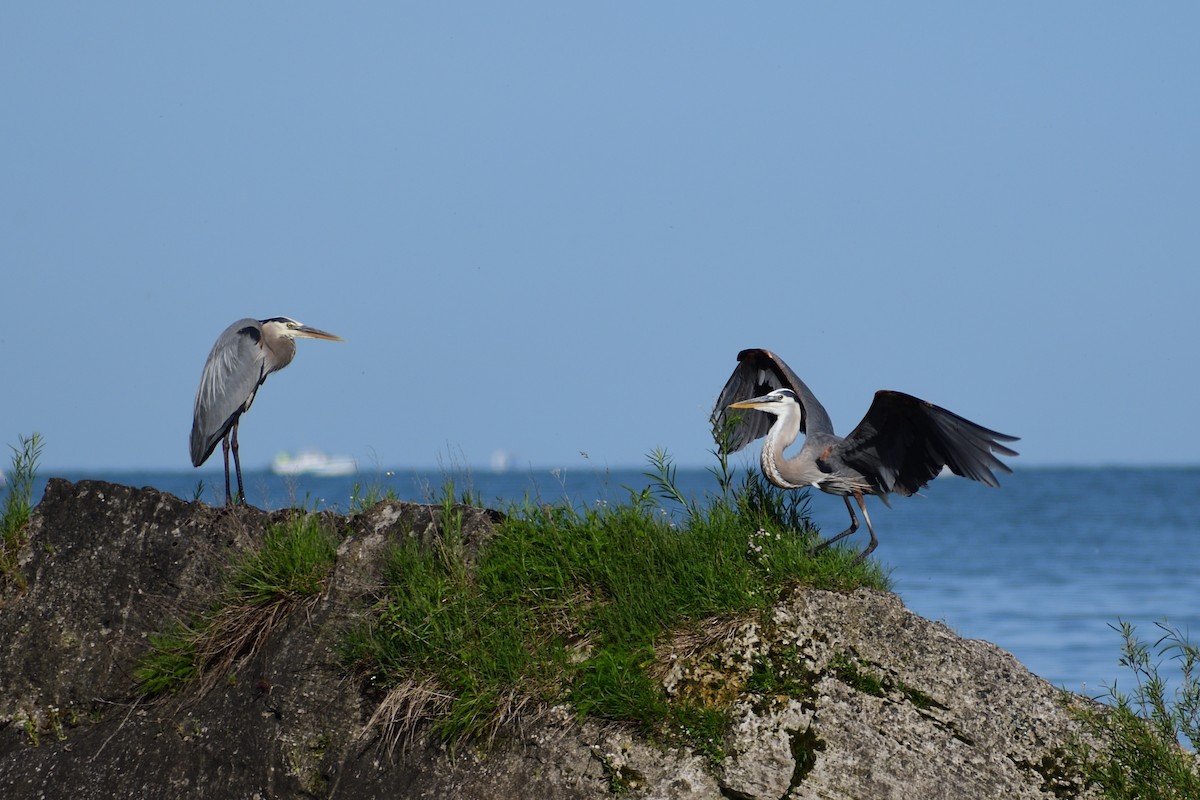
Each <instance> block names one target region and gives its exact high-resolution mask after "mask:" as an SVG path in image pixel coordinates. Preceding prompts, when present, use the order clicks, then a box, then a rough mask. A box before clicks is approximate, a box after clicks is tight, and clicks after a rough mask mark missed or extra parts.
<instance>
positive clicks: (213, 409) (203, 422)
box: [192, 317, 342, 505]
mask: <svg viewBox="0 0 1200 800" xmlns="http://www.w3.org/2000/svg"><path fill="white" fill-rule="evenodd" d="M298 337H302V338H306V339H328V340H330V341H334V342H340V341H342V339H341V337H340V336H334V335H333V334H332V333H326V332H325V331H322V330H318V329H316V328H310V327H308V326H307V325H301V324H300V323H299V322H297V321H296V320H294V319H289V318H288V317H272V318H271V319H264V320H257V319H240V320H238V321H237V322H235V323H233V324H232V325H230V326H229V327H228V328H226V329H225V332H224V333H222V334H221V335H220V337H218V338H217V343H216V344H214V345H213V349H212V352H211V353H209V354H208V360H207V361H205V362H204V372H203V373H202V374H201V375H200V388H198V389H197V390H196V410H195V414H194V416H193V417H192V466H194V467H198V466H200V465H201V464H203V463H204V462H205V461H207V460H208V457H209V456H210V455H212V451H213V450H214V449H215V448H216V446H217V442H221V450H222V452H223V454H224V455H225V504H226V505H233V497H232V496H231V495H230V493H229V449H230V447H232V448H233V465H234V468H235V469H236V471H237V483H238V498H239V501H240V502H241V504H242V505H245V504H246V491H245V489H244V488H243V487H242V462H241V459H239V458H238V438H237V434H238V421H239V420H240V419H241V416H242V414H243V413H245V412H246V411H249V410H250V404H251V403H253V402H254V395H255V394H256V393H257V392H258V387H260V386H262V385H263V381H265V380H266V379H267V376H268V375H270V374H271V373H272V372H277V371H279V370H281V369H283V368H284V367H286V366H287V365H288V364H290V363H292V359H293V358H295V357H296V341H295V340H296V339H297V338H298Z"/></svg>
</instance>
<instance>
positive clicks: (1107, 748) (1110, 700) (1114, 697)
mask: <svg viewBox="0 0 1200 800" xmlns="http://www.w3.org/2000/svg"><path fill="white" fill-rule="evenodd" d="M1156 624H1157V625H1158V627H1159V629H1160V631H1161V633H1162V635H1161V636H1160V637H1159V639H1158V640H1157V641H1156V642H1155V643H1154V645H1153V646H1151V645H1149V644H1147V643H1146V642H1143V641H1141V640H1139V639H1138V638H1137V635H1136V632H1135V630H1134V628H1133V626H1132V625H1130V624H1129V623H1127V622H1121V623H1120V627H1119V628H1114V629H1115V630H1118V631H1119V632H1120V633H1121V636H1122V639H1123V644H1122V656H1121V665H1122V666H1124V667H1127V668H1129V669H1130V670H1131V671H1132V672H1133V676H1134V690H1133V692H1132V694H1126V693H1124V692H1122V691H1119V690H1118V689H1117V686H1116V685H1115V684H1114V685H1113V686H1111V687H1109V688H1108V693H1107V695H1105V696H1103V697H1101V698H1099V699H1101V700H1104V701H1106V705H1104V706H1101V707H1098V708H1097V707H1092V708H1086V709H1082V710H1079V711H1078V712H1077V713H1078V716H1079V717H1080V719H1082V721H1083V722H1084V724H1085V726H1086V727H1087V729H1088V730H1089V731H1090V732H1091V733H1092V734H1093V735H1094V736H1095V737H1096V738H1097V739H1098V740H1099V743H1100V744H1099V746H1098V747H1091V746H1088V745H1086V744H1084V743H1080V745H1079V746H1078V747H1077V752H1076V755H1077V757H1078V758H1079V760H1080V761H1081V763H1082V764H1083V766H1084V774H1085V776H1086V778H1087V780H1088V781H1089V782H1090V783H1092V784H1094V785H1097V786H1099V787H1100V788H1101V789H1102V790H1103V791H1104V794H1105V796H1106V797H1109V798H1114V800H1135V798H1136V799H1138V800H1187V799H1191V798H1197V797H1200V762H1198V761H1197V757H1196V751H1197V749H1200V677H1198V676H1197V674H1196V667H1197V664H1198V663H1200V647H1197V646H1196V645H1194V644H1192V643H1191V642H1189V641H1188V640H1187V638H1186V636H1184V635H1183V634H1182V633H1181V632H1180V631H1178V630H1176V629H1175V628H1172V627H1171V626H1169V625H1167V624H1166V623H1156ZM1152 649H1153V650H1154V651H1156V653H1157V656H1158V658H1159V659H1160V660H1161V659H1162V658H1164V657H1169V658H1170V659H1171V660H1173V661H1174V662H1175V663H1176V665H1177V667H1178V669H1179V679H1178V681H1177V682H1176V683H1175V686H1174V689H1173V691H1172V692H1171V693H1170V694H1168V691H1167V689H1168V683H1167V681H1166V680H1165V679H1164V678H1163V677H1162V674H1161V672H1160V666H1161V661H1155V660H1154V655H1153V654H1152ZM1182 742H1186V743H1188V744H1189V745H1190V747H1191V751H1190V752H1189V751H1188V750H1187V749H1185V747H1184V746H1182V744H1181V743H1182Z"/></svg>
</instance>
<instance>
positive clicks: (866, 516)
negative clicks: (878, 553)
mask: <svg viewBox="0 0 1200 800" xmlns="http://www.w3.org/2000/svg"><path fill="white" fill-rule="evenodd" d="M854 499H855V500H857V501H858V507H859V508H861V509H862V512H863V519H864V520H866V522H867V530H869V531H870V532H871V543H870V544H868V545H867V549H866V550H863V551H862V552H861V553H859V554H858V558H856V559H855V563H857V564H861V563H862V562H863V561H865V560H866V558H867V556H869V555H871V551H872V550H874V549H875V545H877V544H879V540H878V539H876V538H875V526H873V525H872V524H871V515H870V514H868V513H867V501H866V500H864V499H863V496H862V493H861V492H855V493H854ZM846 505H847V506H849V505H850V499H849V498H846Z"/></svg>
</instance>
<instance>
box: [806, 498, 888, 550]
mask: <svg viewBox="0 0 1200 800" xmlns="http://www.w3.org/2000/svg"><path fill="white" fill-rule="evenodd" d="M842 499H843V500H845V501H846V510H847V511H849V512H850V527H849V528H846V530H844V531H842V532H841V533H839V534H838V535H837V536H830V537H829V538H828V539H826V540H825V541H823V542H821V543H820V544H818V545H817V546H816V547H814V548H813V549H812V550H811V551H810V552H813V553H817V552H820V551H821V550H824V549H825V548H826V547H829V545H831V544H833V543H834V542H836V541H837V540H838V539H841V538H843V537H845V536H849V535H850V534H852V533H854V532H855V531H856V530H858V517H856V516H854V506H852V505H850V498H849V497H848V496H843V497H842ZM859 503H862V498H861V496H860V497H859ZM866 515H867V509H866V507H865V506H864V507H863V516H864V517H865V516H866ZM870 525H871V523H870V522H868V523H867V527H870ZM871 535H872V536H874V535H875V534H874V533H872V534H871Z"/></svg>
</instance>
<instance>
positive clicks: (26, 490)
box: [0, 433, 42, 591]
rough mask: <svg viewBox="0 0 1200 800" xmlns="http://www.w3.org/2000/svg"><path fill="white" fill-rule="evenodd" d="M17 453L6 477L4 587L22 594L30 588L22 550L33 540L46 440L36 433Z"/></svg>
mask: <svg viewBox="0 0 1200 800" xmlns="http://www.w3.org/2000/svg"><path fill="white" fill-rule="evenodd" d="M18 441H19V443H20V444H19V445H18V446H17V447H12V446H11V445H10V449H11V450H12V451H13V455H12V467H11V469H9V471H8V473H7V475H6V476H5V477H6V483H5V485H6V487H7V493H6V494H5V496H4V512H3V516H0V588H5V587H7V586H8V585H11V586H14V587H15V588H16V589H18V590H19V591H24V590H25V588H26V584H25V576H24V575H22V574H21V570H20V569H19V567H18V564H19V562H20V557H21V549H22V548H24V547H25V545H26V544H27V543H28V541H29V533H28V525H29V516H30V514H31V513H32V512H33V483H34V480H35V479H36V478H37V464H38V461H39V460H40V459H41V456H42V437H41V435H40V434H37V433H34V434H33V435H31V436H29V437H28V438H26V437H24V436H21V437H19V438H18Z"/></svg>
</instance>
